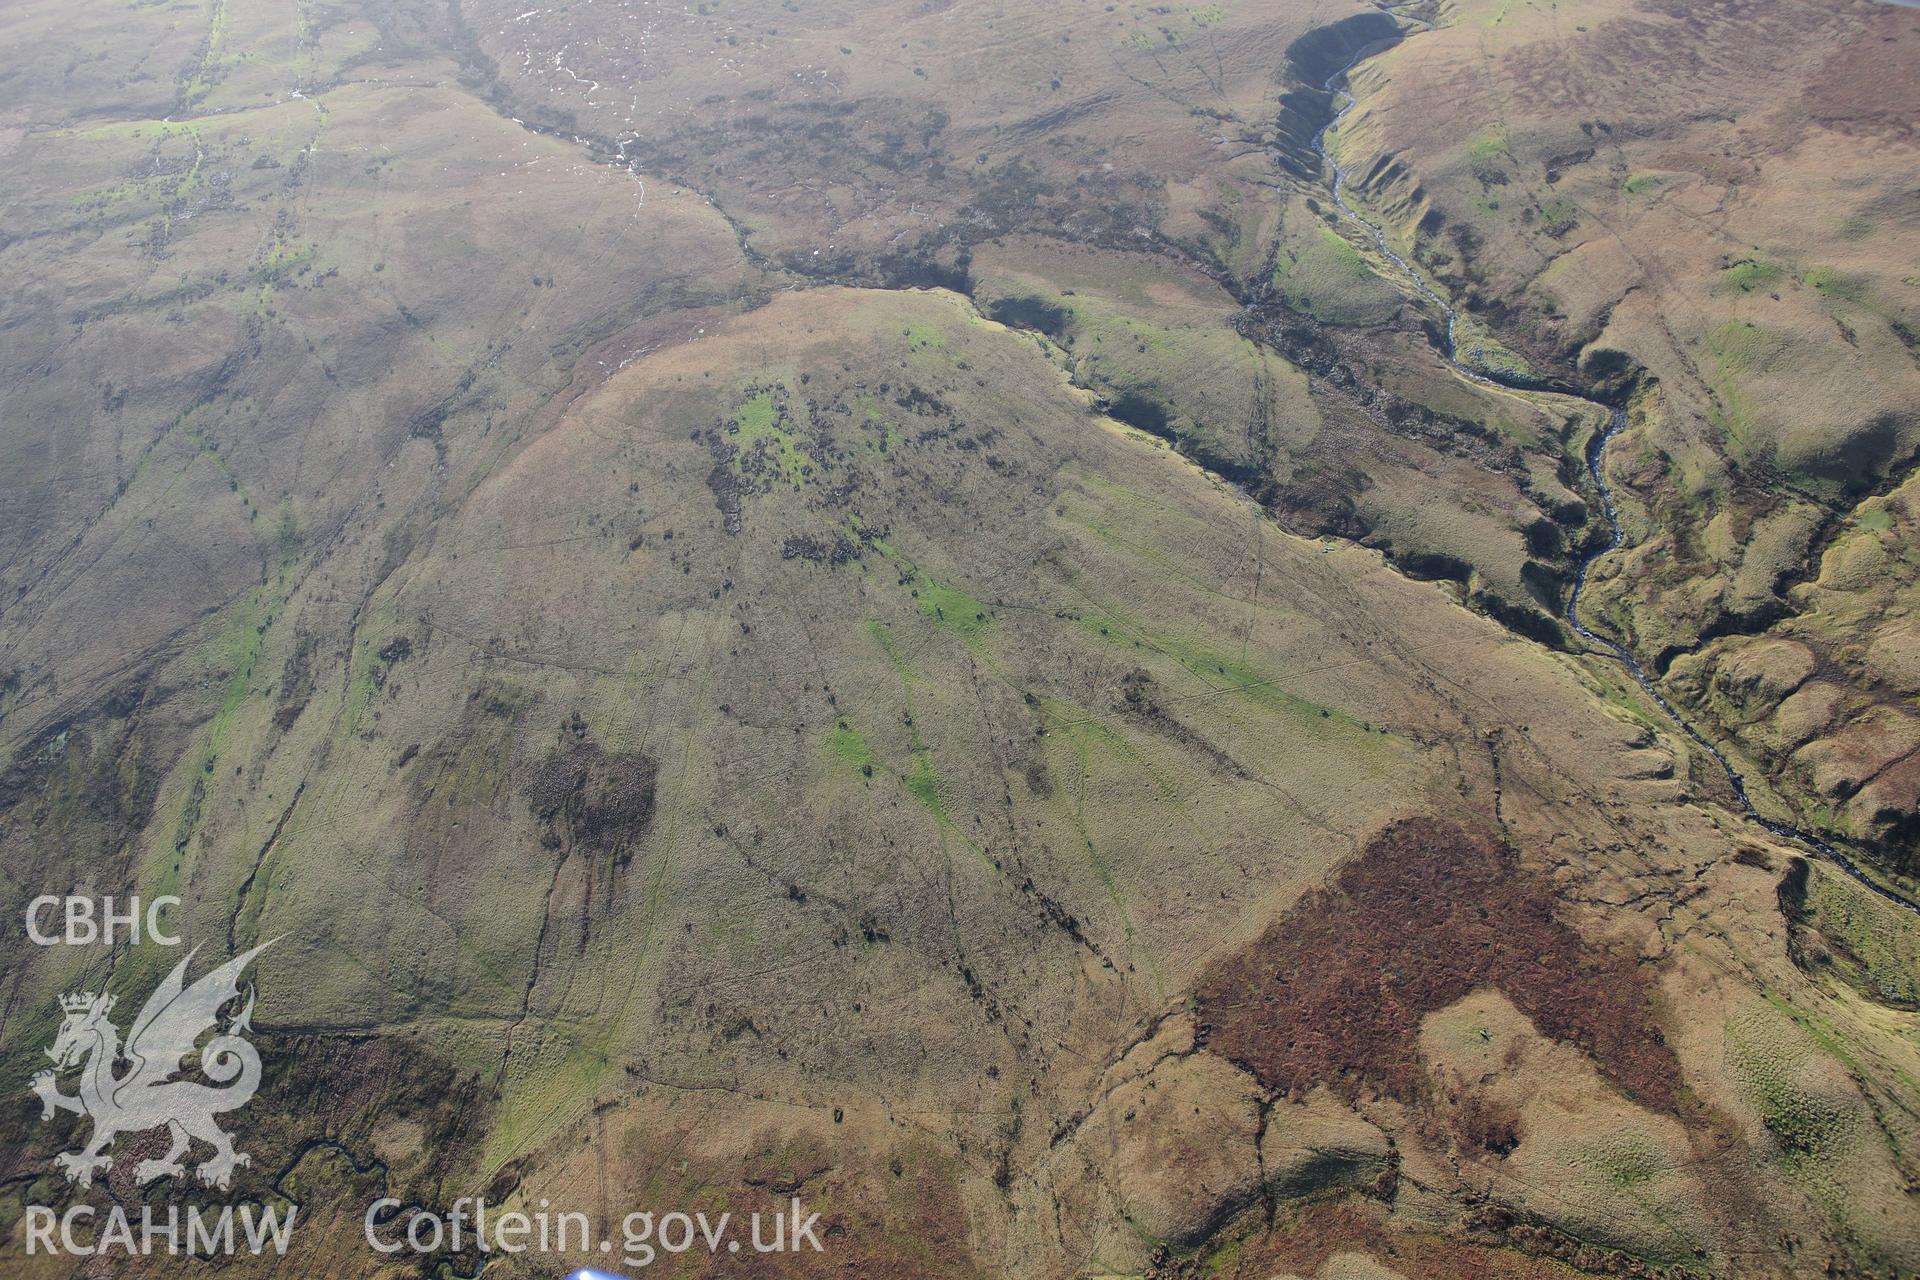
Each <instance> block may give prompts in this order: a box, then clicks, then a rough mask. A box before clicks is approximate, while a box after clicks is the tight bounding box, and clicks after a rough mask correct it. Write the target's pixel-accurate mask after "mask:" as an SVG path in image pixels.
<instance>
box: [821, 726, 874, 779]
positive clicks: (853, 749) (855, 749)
mask: <svg viewBox="0 0 1920 1280" xmlns="http://www.w3.org/2000/svg"><path fill="white" fill-rule="evenodd" d="M827 752H828V754H830V755H832V756H833V758H834V759H835V760H838V761H839V762H840V763H841V764H843V765H846V766H847V767H848V768H849V769H858V770H861V771H866V770H870V769H872V768H873V767H874V766H875V765H876V764H878V763H879V760H878V759H877V758H876V757H875V756H874V754H873V748H872V747H870V746H868V745H867V740H866V738H865V737H864V736H862V734H861V733H860V731H859V730H858V729H855V728H853V727H852V726H850V725H848V724H847V722H846V721H845V720H842V721H840V722H839V723H837V724H835V725H834V726H833V728H831V729H829V730H827Z"/></svg>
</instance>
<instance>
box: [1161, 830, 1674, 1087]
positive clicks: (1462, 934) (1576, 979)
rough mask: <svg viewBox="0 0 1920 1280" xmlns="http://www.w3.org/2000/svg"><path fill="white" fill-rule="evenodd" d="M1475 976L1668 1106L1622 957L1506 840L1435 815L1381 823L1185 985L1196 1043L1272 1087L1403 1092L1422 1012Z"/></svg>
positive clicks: (1654, 1047) (1669, 1070)
mask: <svg viewBox="0 0 1920 1280" xmlns="http://www.w3.org/2000/svg"><path fill="white" fill-rule="evenodd" d="M1480 987H1495V988H1498V989H1499V990H1500V991H1501V992H1503V993H1504V994H1505V995H1506V996H1507V998H1508V999H1510V1000H1512V1001H1513V1003H1514V1004H1515V1006H1517V1007H1518V1008H1519V1009H1520V1010H1521V1011H1522V1012H1523V1013H1525V1014H1526V1015H1527V1016H1528V1017H1529V1018H1531V1019H1532V1020H1533V1024H1534V1026H1535V1027H1536V1028H1538V1029H1539V1030H1540V1032H1541V1033H1542V1034H1544V1035H1548V1036H1551V1037H1553V1038H1554V1039H1556V1040H1561V1041H1565V1042H1566V1043H1568V1044H1572V1045H1575V1046H1577V1047H1578V1048H1580V1049H1582V1050H1584V1051H1585V1052H1586V1053H1587V1054H1589V1055H1590V1056H1591V1057H1592V1058H1593V1059H1594V1062H1595V1063H1596V1064H1597V1065H1598V1067H1599V1069H1600V1072H1601V1074H1602V1075H1604V1076H1605V1077H1606V1078H1607V1079H1608V1080H1609V1081H1611V1082H1612V1083H1613V1084H1614V1085H1615V1086H1616V1087H1618V1088H1619V1089H1620V1090H1621V1091H1622V1092H1623V1093H1625V1094H1626V1095H1627V1096H1629V1097H1631V1098H1633V1099H1634V1100H1635V1101H1637V1102H1640V1103H1642V1104H1644V1105H1646V1106H1650V1107H1655V1108H1658V1109H1661V1110H1667V1111H1671V1110H1673V1109H1674V1106H1675V1093H1676V1090H1677V1089H1678V1087H1679V1071H1678V1064H1677V1063H1676V1061H1675V1059H1674V1056H1673V1052H1672V1050H1670V1049H1669V1048H1668V1047H1667V1045H1666V1043H1665V1041H1664V1040H1663V1039H1662V1038H1661V1036H1660V1032H1659V1030H1658V1028H1657V1027H1656V1026H1655V1025H1654V1023H1653V1019H1652V1009H1651V1003H1650V997H1649V993H1648V989H1647V985H1646V983H1645V981H1644V980H1643V978H1642V977H1641V975H1640V973H1639V971H1638V969H1637V966H1636V965H1635V963H1634V961H1633V960H1632V959H1631V958H1630V957H1625V956H1618V955H1612V954H1609V953H1608V952H1605V951H1602V950H1600V949H1599V948H1597V947H1594V946H1593V945H1591V944H1589V943H1588V942H1586V941H1585V940H1584V939H1583V938H1581V937H1580V935H1579V934H1577V933H1575V932H1574V931H1573V929H1572V928H1570V927H1569V926H1567V925H1566V924H1564V923H1563V922H1562V921H1561V920H1560V919H1559V918H1558V917H1557V915H1556V914H1555V912H1554V898H1553V892H1552V886H1551V885H1550V884H1549V883H1548V882H1547V880H1546V879H1545V878H1544V877H1542V876H1540V875H1539V874H1537V873H1535V872H1532V871H1529V870H1527V869H1525V868H1523V867H1522V866H1521V865H1520V864H1519V861H1518V859H1517V858H1515V857H1514V856H1513V855H1512V854H1510V853H1509V852H1507V851H1506V850H1504V849H1502V848H1500V847H1499V846H1498V845H1497V844H1495V843H1494V842H1493V841H1491V840H1489V839H1487V838H1486V837H1484V836H1479V835H1473V834H1469V833H1468V832H1465V831H1462V830H1461V829H1460V828H1458V827H1456V826H1453V825H1452V824H1450V823H1445V822H1440V821H1436V820H1434V819H1429V818H1414V819H1408V820H1405V821H1401V822H1396V823H1394V824H1393V825H1392V826H1390V827H1388V828H1386V829H1385V830H1384V831H1382V832H1380V833H1379V834H1378V835H1376V836H1375V837H1374V838H1373V839H1372V840H1371V841H1370V842H1369V843H1368V844H1367V847H1366V849H1365V850H1364V851H1363V852H1362V854H1361V856H1360V857H1359V859H1357V860H1356V861H1354V862H1352V863H1350V864H1348V865H1347V866H1346V867H1345V868H1343V869H1342V870H1341V872H1340V874H1339V876H1338V878H1337V879H1336V880H1335V882H1334V884H1333V886H1332V887H1331V888H1328V889H1323V890H1319V891H1317V892H1315V893H1312V894H1309V895H1308V896H1307V897H1305V898H1303V899H1302V900H1301V901H1300V903H1299V904H1298V905H1297V906H1296V907H1295V908H1294V909H1293V910H1292V911H1290V912H1289V913H1288V914H1287V915H1286V916H1285V917H1283V918H1282V919H1281V920H1280V921H1278V922H1277V923H1275V924H1274V925H1272V926H1271V927H1269V928H1268V929H1267V931H1266V932H1265V933H1263V934H1262V935H1261V936H1260V937H1259V938H1258V939H1256V940H1255V941H1254V942H1253V943H1252V944H1251V945H1250V946H1249V947H1247V948H1246V949H1245V950H1243V951H1241V952H1239V953H1238V954H1236V955H1234V956H1232V957H1231V958H1229V959H1228V960H1226V961H1224V962H1223V963H1221V964H1220V965H1218V966H1217V967H1216V968H1215V969H1214V970H1213V971H1212V972H1210V973H1208V974H1207V975H1206V976H1205V977H1204V978H1203V979H1202V980H1201V982H1200V984H1199V987H1198V989H1197V991H1196V992H1195V997H1196V1000H1197V1002H1198V1005H1199V1015H1200V1022H1201V1026H1202V1034H1203V1036H1204V1037H1205V1042H1206V1044H1207V1045H1208V1047H1210V1048H1211V1049H1213V1050H1214V1051H1215V1052H1217V1053H1220V1054H1222V1055H1224V1056H1225V1057H1227V1058H1228V1059H1230V1060H1232V1061H1233V1062H1236V1063H1239V1064H1240V1065H1241V1066H1243V1067H1245V1068H1246V1069H1247V1070H1249V1071H1251V1072H1252V1073H1253V1074H1254V1076H1255V1077H1257V1078H1258V1079H1259V1080H1260V1082H1261V1083H1262V1084H1263V1085H1265V1086H1267V1087H1268V1088H1270V1089H1274V1090H1285V1091H1289V1092H1292V1091H1299V1090H1305V1089H1309V1088H1311V1087H1312V1086H1314V1085H1316V1084H1323V1083H1324V1084H1327V1085H1329V1086H1331V1087H1333V1088H1334V1089H1335V1090H1336V1091H1338V1092H1341V1093H1343V1094H1345V1095H1347V1096H1353V1095H1355V1094H1357V1093H1359V1092H1360V1091H1361V1090H1362V1089H1365V1088H1373V1089H1376V1090H1379V1091H1380V1092H1383V1093H1386V1094H1391V1095H1393V1096H1396V1097H1401V1098H1407V1099H1412V1098H1415V1097H1417V1096H1419V1094H1420V1093H1421V1090H1422V1083H1423V1081H1424V1080H1425V1078H1426V1072H1425V1069H1424V1068H1423V1066H1422V1065H1421V1063H1420V1061H1419V1058H1418V1049H1417V1039H1418V1036H1419V1032H1420V1021H1421V1019H1422V1018H1423V1017H1425V1016H1426V1015H1427V1014H1429V1013H1432V1012H1433V1011H1435V1010H1437V1009H1443V1008H1445V1007H1446V1006H1447V1005H1450V1004H1452V1003H1453V1002H1454V1001H1456V1000H1458V999H1460V998H1461V997H1462V996H1465V995H1466V994H1468V993H1469V992H1471V991H1473V990H1475V989H1476V988H1480Z"/></svg>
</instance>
